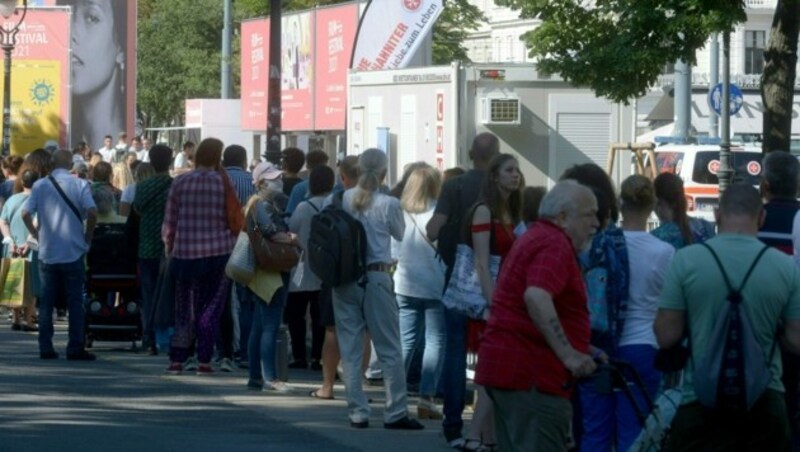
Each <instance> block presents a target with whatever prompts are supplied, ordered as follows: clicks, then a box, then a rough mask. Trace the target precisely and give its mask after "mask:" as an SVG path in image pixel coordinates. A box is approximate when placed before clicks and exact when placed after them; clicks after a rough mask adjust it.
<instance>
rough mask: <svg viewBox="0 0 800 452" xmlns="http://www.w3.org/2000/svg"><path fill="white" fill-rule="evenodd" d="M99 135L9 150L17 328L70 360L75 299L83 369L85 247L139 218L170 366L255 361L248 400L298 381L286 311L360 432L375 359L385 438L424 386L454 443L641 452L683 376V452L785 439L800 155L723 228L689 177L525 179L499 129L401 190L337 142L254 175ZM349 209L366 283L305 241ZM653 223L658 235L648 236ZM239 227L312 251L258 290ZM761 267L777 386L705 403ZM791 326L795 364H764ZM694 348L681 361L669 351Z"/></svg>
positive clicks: (433, 414) (141, 261)
mask: <svg viewBox="0 0 800 452" xmlns="http://www.w3.org/2000/svg"><path fill="white" fill-rule="evenodd" d="M106 138H107V140H106V141H107V143H106V146H107V148H106V149H101V150H100V152H99V154H96V155H93V154H91V153H90V152H91V151H88V147H86V146H85V145H81V146H78V147H77V148H76V150H75V152H70V151H56V152H53V153H52V154H51V153H50V152H48V151H46V150H37V151H34V152H33V153H31V154H29V155H28V156H26V157H25V158H24V159H22V158H19V157H9V158H7V159H5V160H4V161H3V162H2V167H3V171H4V174H5V176H6V178H7V182H6V183H4V184H3V185H2V187H1V188H2V189H3V190H5V191H4V192H3V193H4V194H3V197H4V199H5V203H4V205H3V207H2V210H0V231H1V232H2V233H3V236H4V245H5V256H15V257H17V256H18V257H25V258H27V259H28V262H29V265H30V266H31V268H32V270H33V273H34V275H35V277H33V278H31V281H32V288H31V289H32V290H31V292H32V293H33V294H34V295H35V297H33V298H31V299H30V300H26V303H25V304H23V305H22V306H20V307H19V308H17V309H15V311H14V323H13V327H14V329H24V330H26V331H35V330H36V329H38V331H39V353H40V357H41V358H42V359H48V360H51V359H57V358H58V357H59V354H58V352H57V351H56V350H55V349H54V347H53V343H52V337H53V314H54V310H55V308H56V307H57V306H58V303H59V302H62V303H64V305H65V307H66V308H67V309H68V310H69V342H68V344H67V349H66V358H67V359H71V360H86V361H88V360H93V359H95V356H94V354H92V353H90V352H89V351H87V350H86V344H85V339H84V338H85V336H84V324H83V322H84V303H85V297H86V294H85V291H84V289H83V288H84V279H85V271H84V257H85V255H86V253H87V252H88V251H89V247H90V245H91V243H92V238H93V234H94V230H95V226H96V224H97V223H98V222H100V223H114V222H129V220H130V217H131V216H135V218H136V222H137V223H136V226H135V228H136V229H135V232H136V235H137V236H138V241H137V243H136V251H135V255H136V257H137V259H138V269H139V278H140V282H141V305H142V309H141V323H142V331H143V339H142V340H143V343H144V344H145V346H146V348H147V349H148V350H149V351H150V353H151V354H153V355H157V354H165V355H167V356H168V360H169V362H168V364H167V365H166V366H165V367H166V372H167V373H169V374H173V375H180V374H183V373H186V372H196V373H197V374H198V375H212V374H213V373H214V372H216V371H217V369H218V370H220V371H224V372H232V371H233V370H234V367H235V366H236V365H237V364H238V366H239V367H243V368H247V369H248V379H247V383H246V388H247V389H250V390H264V391H277V392H290V391H291V390H292V389H291V385H290V384H287V382H286V381H284V380H283V379H281V378H280V376H279V369H278V368H277V366H276V355H278V349H277V348H278V344H279V335H280V330H281V325H282V324H283V323H286V324H287V325H288V327H289V328H288V329H289V332H290V336H291V344H292V347H291V355H292V358H293V360H292V363H291V364H290V365H289V367H291V368H310V369H312V370H314V371H322V376H321V380H322V381H321V386H320V387H319V389H316V390H313V391H311V392H310V393H309V394H308V395H309V396H310V397H314V398H317V399H322V400H332V399H333V398H334V394H333V386H334V381H335V379H336V377H337V374H338V376H339V377H340V378H341V380H342V382H343V383H344V385H345V395H346V399H347V407H348V413H347V414H348V420H349V423H350V426H351V427H352V428H355V429H363V428H367V427H369V420H370V414H371V409H372V408H371V405H370V401H369V400H368V399H367V397H366V395H365V393H364V391H363V387H362V386H363V384H364V382H365V377H364V375H365V370H366V369H367V367H368V366H369V363H370V355H372V354H374V356H373V358H374V361H375V362H377V363H378V365H377V367H378V368H379V369H380V371H381V374H382V379H383V385H384V389H385V392H386V404H385V407H384V410H383V426H384V428H387V429H400V430H418V429H422V428H423V425H422V424H421V423H419V422H418V421H417V420H416V419H415V417H414V416H413V415H412V414H413V411H414V410H413V407H411V403H410V402H409V394H411V393H415V394H416V395H418V401H417V402H416V414H417V417H419V418H421V419H441V420H442V429H443V433H444V438H445V441H446V442H447V445H448V446H450V447H452V448H455V449H459V450H469V451H474V450H480V451H485V450H501V451H530V450H548V451H549V450H569V449H570V448H575V449H578V450H587V451H589V450H591V451H595V450H609V451H610V450H628V449H630V448H631V447H634V445H635V444H636V442H637V439H638V438H639V437H640V436H641V434H642V430H643V423H642V420H641V418H640V414H641V413H637V409H639V407H641V406H646V405H647V401H648V400H653V399H654V398H656V397H657V396H658V394H659V392H660V391H661V390H662V389H663V388H664V384H665V383H664V382H665V377H666V376H667V375H668V373H669V372H675V371H677V372H682V375H683V378H682V381H683V383H682V386H679V388H678V389H680V390H681V392H682V401H681V403H680V408H679V409H678V410H677V414H676V415H675V419H674V421H672V430H671V435H670V436H669V439H668V443H667V444H666V446H667V448H668V449H669V450H710V448H714V447H716V448H719V447H721V446H720V445H721V444H728V445H730V446H731V447H740V446H742V447H745V448H746V449H747V448H749V449H753V450H754V448H757V447H761V446H764V447H767V448H768V449H769V450H789V441H790V435H791V434H792V433H795V434H796V426H795V425H793V424H791V423H790V422H789V419H793V417H791V418H790V417H789V415H788V414H787V409H788V413H796V412H797V410H798V400H797V397H798V396H797V384H798V381H797V374H798V368H800V366H797V359H796V358H795V357H794V353H796V352H798V351H800V270H798V268H797V266H796V265H795V264H794V262H793V261H792V259H791V258H790V257H788V256H787V254H789V255H791V254H792V253H793V251H794V248H795V246H793V245H792V243H793V240H794V243H800V239H797V238H796V237H798V236H800V230H798V231H795V230H794V227H795V223H800V221H798V218H800V216H798V215H797V212H798V211H800V204H798V203H797V201H796V200H795V197H796V193H797V189H798V178H800V164H798V161H797V159H796V158H794V157H793V156H791V155H790V154H788V153H781V152H774V153H771V154H770V155H768V156H767V157H766V158H765V161H764V173H763V175H762V178H763V182H762V186H761V193H759V192H758V191H757V190H756V189H755V188H753V187H750V186H744V185H740V184H734V185H732V186H731V187H729V188H728V189H727V190H726V191H725V192H724V193H723V194H722V196H721V198H720V204H719V211H718V214H717V224H716V231H715V225H714V224H711V223H708V222H704V221H702V220H696V219H693V218H691V217H689V216H687V215H686V204H685V203H686V200H685V196H684V194H683V186H682V181H681V180H680V178H678V177H677V176H675V175H673V174H668V173H665V174H661V175H659V176H658V177H656V178H655V180H654V181H652V180H650V179H648V178H646V177H644V176H638V175H634V176H630V177H628V178H627V179H625V180H624V181H623V182H622V184H621V185H620V187H619V189H617V188H616V187H615V186H614V183H613V181H612V180H611V178H610V177H609V176H608V175H607V174H606V173H605V171H604V170H602V169H601V168H600V167H598V166H597V165H594V164H582V165H576V166H574V167H571V168H569V169H568V170H567V171H565V173H564V174H563V175H561V177H560V178H559V181H558V182H557V183H556V184H555V185H554V186H553V187H552V188H551V189H550V190H549V191H547V190H546V189H544V188H543V187H526V186H525V181H524V178H523V176H522V173H521V171H520V168H519V162H518V161H517V159H516V158H515V157H514V156H512V155H510V154H503V153H501V152H500V143H499V140H498V139H497V137H496V136H494V135H492V134H490V133H483V134H480V135H478V136H476V137H475V139H474V141H473V144H472V147H471V149H470V152H469V156H470V158H471V160H472V163H473V168H472V169H470V170H468V171H466V172H461V173H459V171H456V170H455V169H454V170H448V171H446V172H444V173H443V174H442V173H440V172H439V171H438V170H436V169H434V168H432V167H431V166H430V165H427V164H425V163H422V162H419V163H415V164H412V165H409V166H408V167H407V168H406V170H405V171H404V174H403V177H402V178H401V180H400V183H398V184H397V186H395V187H393V188H392V189H389V187H386V185H385V182H386V176H387V169H388V165H389V163H388V159H387V156H386V154H385V153H383V152H382V151H380V150H377V149H369V150H366V151H364V152H363V153H362V154H360V155H359V156H357V157H347V158H345V159H344V160H342V162H340V164H339V165H338V168H337V170H336V171H334V170H333V169H332V168H331V167H329V166H327V164H326V163H327V156H324V158H323V155H317V154H322V153H314V152H310V153H309V154H308V155H305V154H304V153H303V152H302V151H300V150H298V149H295V148H289V149H287V150H286V151H285V152H284V154H283V165H284V166H285V168H286V170H282V169H281V168H280V166H279V165H275V164H273V163H269V162H259V163H258V164H257V165H255V166H254V167H253V168H252V169H251V171H248V170H247V163H248V159H247V151H246V149H244V148H243V147H241V146H238V145H231V146H228V147H225V145H224V143H222V142H221V141H219V140H217V139H213V138H209V139H205V140H203V141H202V142H200V143H199V144H198V145H197V146H196V147H195V146H194V144H193V143H187V144H186V145H184V146H183V149H182V151H181V152H180V153H178V154H177V158H175V156H174V155H173V151H172V149H170V148H169V147H167V146H165V145H160V144H159V145H155V146H152V147H149V148H147V149H143V143H142V140H141V139H138V140H136V141H135V142H134V145H133V146H134V147H135V148H136V149H135V150H133V151H130V150H124V149H123V146H122V144H120V145H119V146H118V147H117V148H112V147H111V140H110V137H106ZM119 139H120V143H125V141H124V140H125V137H123V136H120V137H119ZM104 151H105V153H104ZM143 151H144V152H146V154H142V152H143ZM106 154H108V156H109V157H108V158H107V156H106ZM143 155H146V158H143ZM117 156H119V158H117ZM127 156H130V161H128V160H127V158H126V157H127ZM107 160H111V162H109V161H107ZM304 165H305V166H306V168H307V169H308V171H307V174H303V171H302V169H303V167H304ZM89 166H91V167H90V168H89ZM71 172H72V173H71ZM85 179H86V180H85ZM762 197H763V198H765V199H766V200H767V204H766V205H764V204H762ZM336 206H338V207H336ZM334 207H335V208H341V209H342V210H343V212H346V213H347V214H348V215H350V216H352V217H353V218H354V219H356V220H358V221H359V222H360V224H361V225H362V226H363V229H364V234H365V237H366V262H365V264H366V269H365V270H366V272H365V277H364V278H363V279H359V280H357V281H353V282H350V283H346V284H342V285H339V286H336V287H331V286H330V285H328V284H326V283H324V282H322V281H321V279H320V278H319V277H318V275H315V274H314V272H313V271H312V270H311V266H310V264H309V258H308V255H307V252H310V251H309V243H310V240H311V237H310V235H311V234H310V230H311V227H312V226H311V225H312V222H313V218H314V217H315V215H317V214H318V213H319V212H321V211H323V210H324V209H326V208H334ZM765 212H766V215H765ZM653 216H656V217H657V218H658V219H659V223H660V225H659V226H658V227H657V228H655V229H653V230H652V231H648V225H649V223H651V222H652V218H653ZM765 218H766V219H765ZM242 231H244V232H246V233H247V234H248V236H250V235H253V236H255V237H263V238H264V239H266V240H269V241H272V242H275V243H283V244H288V245H292V246H296V247H298V248H300V249H305V250H306V253H304V254H303V255H302V256H301V258H300V261H299V263H298V264H297V265H296V266H295V267H294V268H293V269H292V271H290V272H280V271H274V270H263V269H260V268H259V269H256V270H255V275H254V277H253V278H252V280H251V281H250V282H248V283H247V284H244V283H237V282H232V281H231V280H230V279H229V278H228V276H227V275H226V272H225V267H226V264H227V262H228V261H229V259H230V258H231V254H232V252H233V249H234V245H235V243H236V241H237V237H238V236H239V234H240V233H241V232H242ZM717 233H718V234H719V235H718V236H715V235H716V234H717ZM759 239H760V240H759ZM763 243H766V246H769V247H772V248H770V249H766V251H764V247H765V245H763ZM465 246H466V249H469V250H470V252H471V254H470V256H471V257H470V259H471V260H470V261H469V262H467V264H468V266H469V267H470V270H471V272H472V275H473V277H474V280H475V282H476V283H475V288H474V290H475V292H476V293H475V296H476V299H480V300H483V301H482V303H483V306H481V309H480V315H477V316H476V315H472V314H468V313H467V311H464V310H462V309H460V308H458V307H457V306H452V305H445V304H443V301H442V300H443V295H444V294H445V293H446V292H447V291H448V287H449V286H450V285H452V284H460V283H461V281H460V279H459V278H462V275H461V274H460V273H458V272H460V271H461V270H460V269H459V270H458V272H457V271H456V270H457V269H456V267H457V263H458V262H459V260H460V259H461V258H462V257H463V256H462V254H463V250H464V249H465V248H464V247H465ZM716 253H719V254H720V255H721V256H722V259H721V260H720V262H721V264H720V265H721V266H720V267H719V268H718V267H717V265H715V264H714V262H715V261H714V258H715V257H716V255H717V254H716ZM761 254H763V255H764V257H763V259H761ZM756 255H758V257H755V256H756ZM462 263H463V262H462ZM751 264H752V265H751ZM756 264H758V265H756ZM458 265H461V264H458ZM748 266H750V267H752V268H750V270H751V271H752V273H753V281H751V282H750V283H749V284H748V285H747V286H746V287H744V288H740V289H741V294H740V295H741V298H742V300H744V301H743V302H742V303H744V306H745V307H746V309H747V312H748V314H747V315H748V318H752V319H753V321H752V328H753V330H754V331H755V333H756V335H755V337H756V338H757V341H758V344H757V346H760V347H761V348H762V349H763V350H764V353H765V356H766V358H767V362H768V364H769V368H770V371H771V380H770V381H769V384H768V386H767V388H766V390H764V392H763V393H759V394H757V395H758V397H757V401H756V402H755V404H754V405H753V406H752V407H751V408H749V409H748V410H747V411H743V412H735V413H725V414H720V413H719V412H718V411H714V410H713V409H712V408H707V407H706V406H705V405H703V404H702V403H701V402H700V401H699V400H698V396H697V393H698V392H699V391H701V390H699V389H696V388H695V387H694V386H693V385H694V383H693V378H692V375H693V372H695V371H696V367H697V365H696V362H697V361H699V360H703V359H705V358H704V357H706V356H707V355H708V353H709V349H710V348H712V347H714V346H715V344H714V343H713V340H712V339H711V333H712V330H713V329H714V322H715V312H717V311H716V310H715V309H717V308H720V307H723V306H725V303H726V302H727V301H726V300H727V299H728V298H727V297H728V296H729V294H728V293H726V291H725V290H722V289H721V288H722V287H725V280H727V278H728V275H731V277H732V278H731V279H733V280H736V281H737V282H741V281H742V280H743V279H744V280H747V278H748V277H749V273H750V272H748V271H747V270H748ZM745 273H748V276H745V275H744V274H745ZM165 294H166V295H165ZM36 306H38V319H37V318H36V317H37V310H36ZM720 309H721V308H720ZM309 325H310V328H309V327H308V326H309ZM776 331H779V333H778V334H779V335H780V337H782V340H781V343H780V345H779V347H780V353H771V352H770V350H774V349H775V348H777V347H778V345H777V341H778V336H776V333H775V332H776ZM309 333H310V336H311V337H310V343H311V347H310V352H309V350H307V345H306V343H307V336H308V335H309ZM686 343H688V344H689V346H688V351H687V352H686V354H687V355H688V364H686V365H685V366H686V367H685V369H682V370H677V369H673V370H669V369H664V368H663V366H661V365H660V364H658V362H659V359H660V358H659V356H661V355H662V354H663V353H666V352H669V351H671V350H673V349H675V348H676V347H678V346H681V345H682V344H683V345H685V344H686ZM284 345H285V344H284ZM726 350H727V349H726ZM215 353H216V355H217V357H218V363H219V364H218V365H217V366H216V367H215V364H214V356H215ZM468 354H472V355H475V356H477V365H476V367H475V384H476V391H475V392H476V395H477V399H476V400H475V402H474V403H473V415H472V419H471V422H470V423H469V425H465V423H464V421H463V413H464V409H465V405H466V401H467V391H466V390H467V379H466V375H467V372H466V370H467V355H468ZM782 362H783V363H784V366H785V367H784V368H782V366H781V363H782ZM614 363H627V364H628V365H629V366H630V369H632V370H630V371H629V372H632V373H635V374H636V375H637V376H638V377H637V380H638V381H640V382H641V384H639V385H636V386H635V387H633V388H632V389H631V390H630V391H629V392H626V393H623V392H619V391H617V392H607V391H603V390H601V389H599V386H598V385H597V382H596V376H597V375H598V373H597V370H598V368H603V367H604V366H606V367H607V366H613V365H614ZM629 377H631V374H630V373H629V374H628V375H627V377H626V378H629ZM439 400H441V401H442V402H443V404H442V406H441V407H440V406H439V404H438V403H437V402H438V401H439ZM792 416H793V414H792ZM766 444H769V446H765V445H766Z"/></svg>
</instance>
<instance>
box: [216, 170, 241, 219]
mask: <svg viewBox="0 0 800 452" xmlns="http://www.w3.org/2000/svg"><path fill="white" fill-rule="evenodd" d="M220 174H221V175H222V186H223V187H224V188H225V215H226V217H227V218H228V229H230V230H231V233H232V234H234V235H237V234H239V233H240V232H241V231H242V229H244V214H243V213H242V204H241V203H240V202H239V197H238V196H236V191H235V190H234V189H233V182H231V178H230V177H229V176H228V173H227V172H226V171H225V170H224V169H223V170H220Z"/></svg>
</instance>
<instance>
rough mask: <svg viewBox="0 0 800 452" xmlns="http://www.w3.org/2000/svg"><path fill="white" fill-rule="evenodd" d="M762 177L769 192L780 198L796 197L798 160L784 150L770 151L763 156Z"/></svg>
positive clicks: (799, 163)
mask: <svg viewBox="0 0 800 452" xmlns="http://www.w3.org/2000/svg"><path fill="white" fill-rule="evenodd" d="M762 174H763V178H764V180H766V181H767V183H768V184H769V192H770V194H772V195H773V196H777V197H781V198H795V197H797V186H798V177H800V162H798V161H797V157H795V156H793V155H792V154H790V153H788V152H786V151H772V152H769V153H767V155H766V157H764V172H763V173H762Z"/></svg>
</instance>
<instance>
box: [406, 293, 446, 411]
mask: <svg viewBox="0 0 800 452" xmlns="http://www.w3.org/2000/svg"><path fill="white" fill-rule="evenodd" d="M397 307H398V309H399V310H400V339H401V341H402V344H403V364H404V365H405V368H406V372H408V371H409V369H411V362H412V360H413V357H414V350H415V349H416V347H417V345H418V344H419V343H420V342H421V341H422V337H423V335H424V337H425V351H424V352H423V354H422V374H421V380H420V387H419V393H420V394H421V395H423V396H431V397H432V396H434V395H435V394H436V385H437V383H438V382H439V377H440V376H441V372H442V365H443V364H444V353H443V352H444V343H445V332H444V306H443V305H442V302H441V300H426V299H423V298H414V297H406V296H403V295H397Z"/></svg>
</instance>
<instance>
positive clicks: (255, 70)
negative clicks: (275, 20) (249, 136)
mask: <svg viewBox="0 0 800 452" xmlns="http://www.w3.org/2000/svg"><path fill="white" fill-rule="evenodd" d="M241 66H242V70H241V74H240V77H241V82H242V129H244V130H267V89H268V88H269V19H255V20H247V21H244V22H242V61H241Z"/></svg>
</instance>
